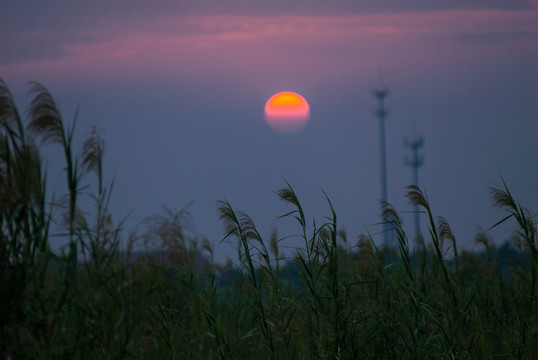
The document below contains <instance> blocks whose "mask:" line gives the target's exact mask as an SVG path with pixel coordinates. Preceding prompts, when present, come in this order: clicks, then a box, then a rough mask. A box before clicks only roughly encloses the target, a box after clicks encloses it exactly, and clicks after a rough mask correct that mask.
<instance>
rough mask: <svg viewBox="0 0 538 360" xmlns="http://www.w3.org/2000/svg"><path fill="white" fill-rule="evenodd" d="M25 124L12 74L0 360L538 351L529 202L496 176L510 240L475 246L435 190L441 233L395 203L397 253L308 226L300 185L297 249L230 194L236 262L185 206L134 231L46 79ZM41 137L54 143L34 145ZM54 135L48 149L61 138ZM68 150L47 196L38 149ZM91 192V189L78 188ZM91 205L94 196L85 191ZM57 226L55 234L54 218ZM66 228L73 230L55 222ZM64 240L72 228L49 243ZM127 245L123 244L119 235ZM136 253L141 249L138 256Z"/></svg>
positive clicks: (4, 157)
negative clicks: (56, 192) (117, 212)
mask: <svg viewBox="0 0 538 360" xmlns="http://www.w3.org/2000/svg"><path fill="white" fill-rule="evenodd" d="M31 91H32V93H33V95H34V99H33V101H32V102H31V104H30V107H29V110H28V112H27V119H26V120H25V121H23V119H22V118H21V115H20V114H19V112H18V110H17V107H16V106H15V103H14V101H13V98H12V95H11V93H10V92H9V89H8V88H7V86H6V84H5V83H4V82H3V81H1V80H0V226H1V228H0V229H1V231H0V281H1V284H0V353H1V354H2V357H3V358H4V359H25V358H31V359H36V358H39V359H49V358H50V359H58V358H69V359H86V358H88V359H124V358H132V359H148V358H156V359H161V358H164V359H186V358H188V359H217V358H220V359H394V358H412V359H423V358H454V359H489V358H507V359H532V358H535V356H536V354H537V353H538V318H537V316H538V315H537V314H538V305H537V297H538V290H537V284H536V282H537V279H536V276H537V271H538V243H537V239H536V235H537V231H536V222H535V220H534V217H533V216H532V214H530V213H529V212H528V211H527V210H525V209H524V208H523V207H521V206H520V205H519V204H518V203H517V202H516V201H515V199H514V198H513V197H512V195H511V193H510V191H509V190H508V187H507V186H506V185H505V184H503V187H500V188H492V189H491V196H492V200H493V203H494V205H495V206H497V207H499V208H500V209H502V210H503V211H504V213H505V217H502V216H501V220H500V221H499V223H501V222H503V221H512V222H513V223H514V226H515V232H514V239H513V244H515V246H510V245H509V244H508V243H507V244H505V245H503V246H501V247H500V248H498V249H497V248H496V247H495V246H494V245H493V243H492V242H491V241H490V239H489V238H488V236H487V234H486V233H479V234H478V235H477V237H476V241H477V242H478V243H480V244H482V245H483V248H484V250H483V251H482V252H481V253H471V252H468V251H461V250H459V249H458V248H457V242H456V238H455V235H454V234H453V232H452V230H451V228H450V225H449V223H448V222H447V220H446V219H444V218H442V217H436V216H434V212H433V210H432V207H431V204H430V203H429V201H428V199H427V198H426V196H425V195H424V194H423V193H422V191H421V190H420V189H419V188H417V187H414V186H410V187H408V188H407V194H406V195H407V197H408V198H409V201H410V203H411V205H413V206H415V205H418V206H420V207H421V208H422V210H423V211H424V212H425V213H426V214H427V217H428V226H429V236H428V237H427V239H422V240H421V241H418V242H417V244H416V246H411V245H410V241H409V238H408V237H407V234H406V231H405V229H404V227H403V226H402V223H401V221H400V218H399V215H398V213H397V212H396V211H395V210H394V208H393V207H392V206H391V205H390V204H388V203H384V204H383V206H382V209H381V215H382V217H383V219H384V221H386V222H387V223H388V224H390V226H391V227H392V229H393V231H394V233H395V234H396V236H397V244H398V246H397V248H396V249H387V248H378V247H376V245H375V243H374V242H373V241H372V238H371V236H369V235H361V236H360V237H359V238H358V241H351V240H349V239H347V235H346V234H345V231H343V230H342V229H341V228H339V224H338V218H337V214H336V212H335V210H334V209H333V207H332V204H331V202H330V200H329V198H327V209H328V217H327V218H325V219H324V220H323V222H322V223H314V222H313V223H310V222H309V221H307V218H306V216H305V210H304V209H303V207H302V205H301V203H300V201H299V199H298V198H297V196H296V193H295V191H294V190H293V188H292V187H291V186H290V185H289V184H286V186H285V187H284V188H283V189H281V190H279V191H278V192H277V196H278V197H279V198H280V199H281V200H282V201H283V202H284V203H285V204H286V206H289V208H290V209H289V212H288V213H286V214H285V215H283V217H292V218H294V219H295V220H296V221H297V229H298V231H297V234H296V235H295V236H297V237H299V238H300V239H302V241H303V245H302V246H301V248H299V249H297V250H296V252H295V254H294V255H293V256H291V257H287V258H286V257H284V256H283V255H282V254H281V251H280V249H281V248H282V242H286V241H287V237H284V238H278V237H277V235H276V233H275V234H273V236H272V237H271V238H270V239H263V238H262V236H261V235H260V233H259V232H258V231H257V229H256V226H255V224H254V222H253V221H252V220H251V218H250V217H249V216H248V215H247V214H245V213H243V212H240V211H236V210H235V209H234V208H233V207H232V206H231V204H230V203H229V202H227V201H221V202H219V203H218V205H217V207H218V211H219V214H220V218H221V219H222V221H223V223H224V224H225V227H226V233H227V237H229V238H234V239H236V241H237V246H238V253H239V262H238V263H236V264H232V263H228V264H215V263H214V261H213V248H212V247H211V246H210V244H209V242H208V241H207V240H205V239H198V238H197V237H196V235H195V232H193V231H190V216H189V213H188V209H182V210H179V211H174V210H170V209H164V210H163V213H162V214H160V215H153V216H150V217H148V218H147V219H146V221H145V222H144V223H143V224H141V227H140V229H139V230H138V232H133V233H131V234H128V235H127V236H126V237H125V238H123V239H122V236H124V234H123V233H122V232H121V231H120V230H121V222H119V223H115V222H114V219H113V217H112V215H111V214H110V212H109V210H108V205H109V200H110V192H111V188H112V184H111V183H106V182H105V181H104V174H103V170H102V169H103V167H102V164H103V155H104V142H103V140H102V138H101V136H100V134H99V132H98V131H97V130H95V129H94V130H92V131H90V133H89V135H88V137H87V139H86V141H85V142H84V144H83V145H82V147H81V149H80V151H77V149H76V148H75V144H74V143H73V135H74V133H75V121H72V122H70V125H67V124H66V122H65V121H64V120H63V119H62V116H61V113H60V111H59V109H58V108H57V106H56V104H55V102H54V99H53V97H52V96H51V95H50V93H49V92H48V91H47V89H46V88H44V87H43V86H42V85H40V84H33V85H32V87H31ZM38 142H39V144H40V145H38ZM47 144H49V145H47ZM45 145H46V146H58V147H59V148H60V149H61V151H62V153H63V155H64V159H65V176H66V191H65V196H62V197H61V198H58V199H55V198H52V197H51V196H50V194H49V193H48V192H47V187H46V184H47V181H46V180H47V176H46V173H45V171H44V166H43V161H42V158H41V152H40V147H41V146H45ZM82 197H89V199H90V200H91V202H88V201H81V198H82ZM82 203H84V204H93V208H89V209H82V208H81V204H82ZM51 229H55V230H54V231H53V230H51ZM58 232H59V234H58ZM52 236H55V237H59V238H60V239H63V241H64V243H65V244H66V246H65V247H64V248H63V251H61V252H57V253H56V252H53V251H51V247H50V243H51V238H52ZM120 245H121V246H120ZM135 250H136V251H135Z"/></svg>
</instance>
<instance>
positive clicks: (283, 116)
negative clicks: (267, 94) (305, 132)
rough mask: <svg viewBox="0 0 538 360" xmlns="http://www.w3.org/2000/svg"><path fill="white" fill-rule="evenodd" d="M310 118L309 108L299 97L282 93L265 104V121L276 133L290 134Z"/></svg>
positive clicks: (287, 92) (292, 93)
mask: <svg viewBox="0 0 538 360" xmlns="http://www.w3.org/2000/svg"><path fill="white" fill-rule="evenodd" d="M309 118H310V106H308V102H306V100H305V98H304V97H302V96H301V95H299V94H297V93H294V92H291V91H282V92H279V93H277V94H275V95H273V96H271V98H270V99H269V100H267V103H265V121H267V123H268V124H269V125H270V126H271V127H272V128H273V129H275V130H276V131H279V132H282V133H287V134H289V133H292V132H295V131H298V130H300V129H302V128H303V127H304V126H305V125H306V123H307V122H308V119H309Z"/></svg>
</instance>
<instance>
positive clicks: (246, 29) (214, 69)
mask: <svg viewBox="0 0 538 360" xmlns="http://www.w3.org/2000/svg"><path fill="white" fill-rule="evenodd" d="M537 19H538V16H537V12H536V11H519V12H518V11H512V12H505V11H496V10H475V11H471V10H466V11H461V10H459V11H440V12H431V13H407V14H377V15H351V16H271V17H255V16H233V15H211V16H190V17H159V18H153V19H143V20H139V21H137V22H129V21H113V22H109V23H106V24H104V25H103V24H100V26H101V27H100V28H87V29H82V30H76V31H78V33H79V37H80V38H83V39H84V41H80V42H74V41H72V40H71V41H67V40H66V41H65V42H63V43H62V44H61V45H60V54H59V56H56V57H55V58H48V59H38V58H36V59H34V60H28V61H20V62H13V63H10V64H4V65H1V64H0V74H9V75H10V76H14V77H23V78H24V79H23V80H24V81H26V80H28V78H41V77H45V78H46V77H47V76H50V77H54V78H58V77H59V78H62V77H65V78H69V79H72V78H73V77H76V78H81V79H85V78H87V79H95V78H96V77H97V78H102V79H103V80H111V78H113V79H117V80H121V79H124V78H126V77H132V76H150V77H159V76H165V77H177V78H197V77H211V76H227V75H230V76H232V77H233V76H236V77H241V78H245V77H246V78H248V79H247V80H241V81H253V82H258V81H263V80H264V79H268V78H272V79H273V80H274V79H275V78H277V79H278V78H282V79H286V78H289V77H294V76H295V77H299V78H302V79H305V78H310V79H311V78H313V77H318V78H319V79H320V81H323V80H326V79H331V78H341V77H345V76H347V75H346V74H349V73H350V72H356V71H360V69H361V68H368V70H369V71H371V70H375V69H377V68H378V67H379V65H382V66H385V67H395V68H400V69H401V71H411V70H413V69H415V68H416V67H419V66H421V65H424V64H431V63H435V64H436V66H443V65H444V64H449V63H451V62H458V61H465V60H464V59H465V58H479V57H480V56H484V55H487V54H491V53H497V52H499V49H500V48H499V46H501V47H502V46H505V47H507V48H510V47H514V46H515V47H520V46H523V45H525V44H522V42H523V43H525V42H534V43H536V39H537V37H538V21H536V20H537ZM514 31H516V32H517V31H519V32H521V31H524V32H526V33H528V34H530V38H527V39H520V40H517V39H516V40H514V41H513V42H512V43H507V44H506V43H505V44H502V43H500V44H499V43H497V44H484V45H482V46H475V47H472V46H469V45H468V44H459V43H458V42H457V39H458V37H460V38H461V37H465V36H466V35H467V34H476V33H481V34H484V33H485V34H488V33H491V34H493V35H495V34H500V33H504V32H512V33H513V32H514ZM32 36H34V37H43V39H44V40H46V38H47V36H50V34H48V33H47V34H45V33H40V32H39V31H37V32H35V34H33V35H32ZM56 40H58V39H56ZM514 44H515V45H514ZM512 50H513V49H512ZM223 74H224V75H223Z"/></svg>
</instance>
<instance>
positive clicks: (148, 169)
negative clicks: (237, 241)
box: [0, 0, 538, 260]
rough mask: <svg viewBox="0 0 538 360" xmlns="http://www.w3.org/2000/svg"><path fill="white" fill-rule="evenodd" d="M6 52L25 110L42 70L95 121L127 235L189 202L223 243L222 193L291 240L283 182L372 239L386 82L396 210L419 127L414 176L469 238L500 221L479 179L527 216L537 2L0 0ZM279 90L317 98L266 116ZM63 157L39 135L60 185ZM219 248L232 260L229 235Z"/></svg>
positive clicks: (208, 232) (535, 180)
mask: <svg viewBox="0 0 538 360" xmlns="http://www.w3.org/2000/svg"><path fill="white" fill-rule="evenodd" d="M0 49H1V51H0V77H1V78H3V79H4V80H5V81H6V82H7V84H8V86H9V87H10V89H11V90H12V92H13V93H14V95H15V98H16V100H17V103H18V106H19V109H20V110H23V109H25V108H26V107H27V105H28V102H29V99H30V98H29V96H28V94H27V90H28V86H27V83H28V81H39V82H41V83H43V84H44V85H45V86H46V87H47V88H49V90H50V91H51V92H52V94H53V95H54V96H55V98H56V99H57V102H58V104H59V106H60V108H61V110H62V113H63V116H64V119H65V120H66V121H70V120H71V119H72V118H73V116H74V114H75V110H76V108H77V107H78V111H79V118H78V124H77V126H78V130H79V134H80V135H81V136H80V139H82V137H83V135H84V134H86V133H87V132H88V130H89V129H90V126H91V125H96V126H97V127H98V128H100V129H102V130H103V133H104V136H105V141H106V157H105V166H106V171H107V173H106V174H105V175H108V177H109V178H110V179H111V178H112V177H114V179H115V188H114V192H113V198H112V208H113V211H114V215H115V218H116V219H117V220H118V219H120V218H121V217H123V216H125V215H127V214H130V215H129V218H128V221H127V227H128V228H132V227H133V226H134V225H135V224H137V223H139V222H140V220H141V219H143V218H144V217H146V216H148V215H151V214H154V213H158V212H160V209H161V207H162V206H163V205H166V206H168V207H170V208H173V209H180V208H182V207H184V206H186V205H187V204H188V203H189V202H191V201H192V202H194V203H193V205H192V206H191V208H190V210H191V212H192V214H193V217H194V223H195V225H196V228H197V231H198V233H199V234H200V235H201V236H206V237H208V238H209V240H210V241H212V242H215V243H218V241H219V240H220V239H221V238H222V236H223V235H224V230H223V226H222V224H220V223H219V222H218V219H217V213H216V206H215V202H216V201H217V200H220V199H227V200H228V201H229V202H230V203H231V204H232V206H234V207H235V208H236V209H237V210H245V211H246V212H247V213H249V214H250V215H251V217H252V218H253V219H254V221H255V222H256V224H257V225H258V227H259V230H260V232H261V233H262V235H264V236H266V237H267V238H268V237H269V234H270V233H271V230H272V229H273V228H274V227H275V226H276V227H278V228H279V235H280V236H285V235H290V234H293V233H296V232H298V228H297V227H294V226H292V225H291V224H290V223H289V222H283V221H282V220H278V219H277V218H278V216H279V215H281V214H284V213H285V212H287V211H288V210H290V209H289V208H288V207H287V206H285V205H284V204H283V203H281V202H279V200H278V199H277V197H276V195H275V194H274V193H273V191H276V190H278V189H279V188H281V187H282V186H284V185H285V182H284V179H286V180H287V181H288V182H289V183H290V184H291V185H292V186H293V187H294V188H295V189H296V191H297V193H298V194H299V196H300V200H302V202H303V205H304V207H305V208H306V211H307V214H306V215H307V217H308V218H309V219H311V218H312V217H316V218H317V221H318V222H319V223H320V222H322V221H323V216H324V215H329V214H330V212H329V209H328V206H327V204H326V201H325V199H324V196H323V194H322V192H321V190H320V189H321V188H322V189H324V190H325V191H326V192H327V194H328V196H329V197H330V198H331V200H332V202H333V205H334V207H335V209H336V212H337V215H338V216H339V219H338V220H339V223H340V225H344V226H345V227H346V229H347V232H348V238H349V240H350V241H351V242H353V243H355V242H356V238H357V236H358V235H359V234H361V233H366V232H370V233H373V234H376V233H377V232H379V231H380V230H381V227H380V226H379V225H376V224H377V223H378V222H379V217H378V213H379V202H378V199H379V198H380V197H381V190H380V167H379V166H380V165H379V156H380V155H379V132H378V131H379V127H378V120H377V118H376V117H375V109H376V106H377V103H376V99H375V98H374V97H373V96H372V94H371V89H372V87H376V86H378V85H379V83H380V81H382V82H383V83H384V84H386V85H387V86H388V87H389V88H390V94H389V96H388V98H387V100H386V104H387V109H388V111H389V115H388V117H387V119H386V127H387V128H386V129H387V130H386V141H387V168H388V185H389V187H388V196H389V201H390V202H391V203H393V204H394V205H395V207H396V209H397V210H400V211H402V212H406V211H410V210H412V209H411V208H410V207H409V206H408V205H407V200H406V199H405V198H404V196H403V195H404V189H403V188H404V187H405V186H406V185H409V184H410V183H411V181H412V174H411V169H410V168H409V167H407V166H406V165H405V158H406V157H409V156H410V155H411V153H410V151H409V149H407V148H405V147H404V146H403V144H404V138H405V137H408V138H409V139H413V138H414V137H416V136H419V135H420V136H423V137H424V139H425V146H424V147H423V148H422V149H421V150H422V151H421V152H422V154H423V155H424V157H425V164H424V166H423V167H422V168H420V173H419V178H420V183H421V184H420V185H421V186H423V188H424V189H425V192H426V193H427V196H428V198H429V199H430V201H431V203H432V208H433V211H434V213H435V215H442V216H444V217H445V218H447V220H448V221H449V223H450V224H451V225H452V228H453V230H454V232H455V234H456V237H457V240H458V242H459V243H460V246H467V247H469V246H472V245H473V237H474V235H475V233H476V232H477V229H478V227H482V228H488V227H489V226H491V225H493V224H494V223H495V222H496V221H497V220H499V219H501V218H502V217H503V215H504V214H503V213H501V212H500V211H499V210H496V209H493V208H492V207H491V205H490V201H489V194H488V188H487V186H488V185H495V184H497V185H498V184H500V183H501V175H502V176H503V177H504V178H505V180H506V181H507V183H508V184H509V186H510V188H511V190H512V192H513V193H514V195H515V196H516V197H517V198H518V199H519V200H520V201H521V202H522V203H523V205H525V206H527V207H529V208H530V209H532V210H533V211H534V212H536V211H537V209H538V203H537V202H538V201H537V199H538V190H537V187H538V156H537V154H538V136H537V135H538V115H537V114H538V1H536V0H532V1H530V0H529V1H525V0H496V1H492V0H483V1H467V0H460V1H425V0H424V1H419V0H414V1H401V0H384V1H383V0H361V1H355V0H353V1H352V0H345V1H332V2H328V1H321V0H316V1H312V0H295V1H293V0H279V1H251V0H249V1H247V0H228V1H221V0H207V1H199V0H197V1H192V0H182V1H172V0H166V1H155V2H148V1H132V0H129V1H127V0H116V1H113V2H106V3H104V2H103V3H99V4H98V3H95V2H84V3H79V2H73V1H68V0H57V1H47V2H46V4H44V2H42V1H37V0H36V1H25V0H22V1H15V0H2V2H1V5H0ZM283 90H291V91H296V92H298V93H300V94H301V95H302V96H304V97H305V98H306V99H307V101H308V102H309V104H310V108H311V119H310V122H309V123H308V124H307V126H306V127H305V128H304V129H303V130H302V131H300V132H298V133H295V134H290V135H284V134H280V133H277V132H275V131H274V130H272V129H271V128H270V127H269V126H268V125H267V124H266V123H265V122H264V118H263V107H264V104H265V102H266V100H267V99H268V98H269V97H270V96H271V95H273V94H274V93H276V92H279V91H283ZM57 150H58V149H55V148H51V147H50V146H47V148H46V151H47V154H48V156H49V157H47V161H48V166H47V167H48V169H49V173H50V175H51V177H52V178H54V179H56V180H55V181H52V182H53V185H51V187H55V188H57V189H60V185H59V184H62V183H61V181H63V174H62V173H61V168H55V165H54V158H59V157H60V156H61V153H60V152H59V151H57ZM54 184H56V185H54ZM58 191H59V190H58ZM403 218H404V220H405V222H406V227H407V228H408V229H409V232H410V234H413V233H414V229H413V223H412V218H411V216H410V215H405V216H403ZM126 232H127V231H126ZM125 235H127V234H125ZM509 235H510V227H509V226H508V227H505V228H503V229H500V230H499V231H496V232H493V233H492V236H493V238H494V240H495V241H496V242H502V241H504V240H505V238H506V237H508V236H509ZM374 238H375V239H376V240H378V241H379V242H381V240H382V237H381V236H380V235H374ZM289 244H291V243H289ZM283 245H285V244H284V243H283ZM217 252H218V253H219V255H218V258H219V259H221V260H222V259H224V258H225V257H226V256H227V255H230V256H232V257H233V256H234V254H235V251H234V250H233V249H231V246H229V245H226V244H224V245H219V246H217Z"/></svg>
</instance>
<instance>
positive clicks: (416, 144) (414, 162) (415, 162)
mask: <svg viewBox="0 0 538 360" xmlns="http://www.w3.org/2000/svg"><path fill="white" fill-rule="evenodd" d="M404 146H405V147H409V148H411V152H412V156H413V157H412V159H411V160H409V159H408V158H406V159H405V164H406V165H407V166H410V167H411V168H412V169H413V185H415V186H418V168H419V167H421V166H422V165H424V157H423V156H422V155H420V156H419V155H418V149H420V148H421V147H422V146H424V139H422V136H419V137H418V138H416V139H415V140H414V141H411V142H410V141H408V140H407V138H405V141H404ZM421 235H422V234H421V232H420V217H419V208H418V205H415V237H416V238H417V239H418V237H419V236H421Z"/></svg>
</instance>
